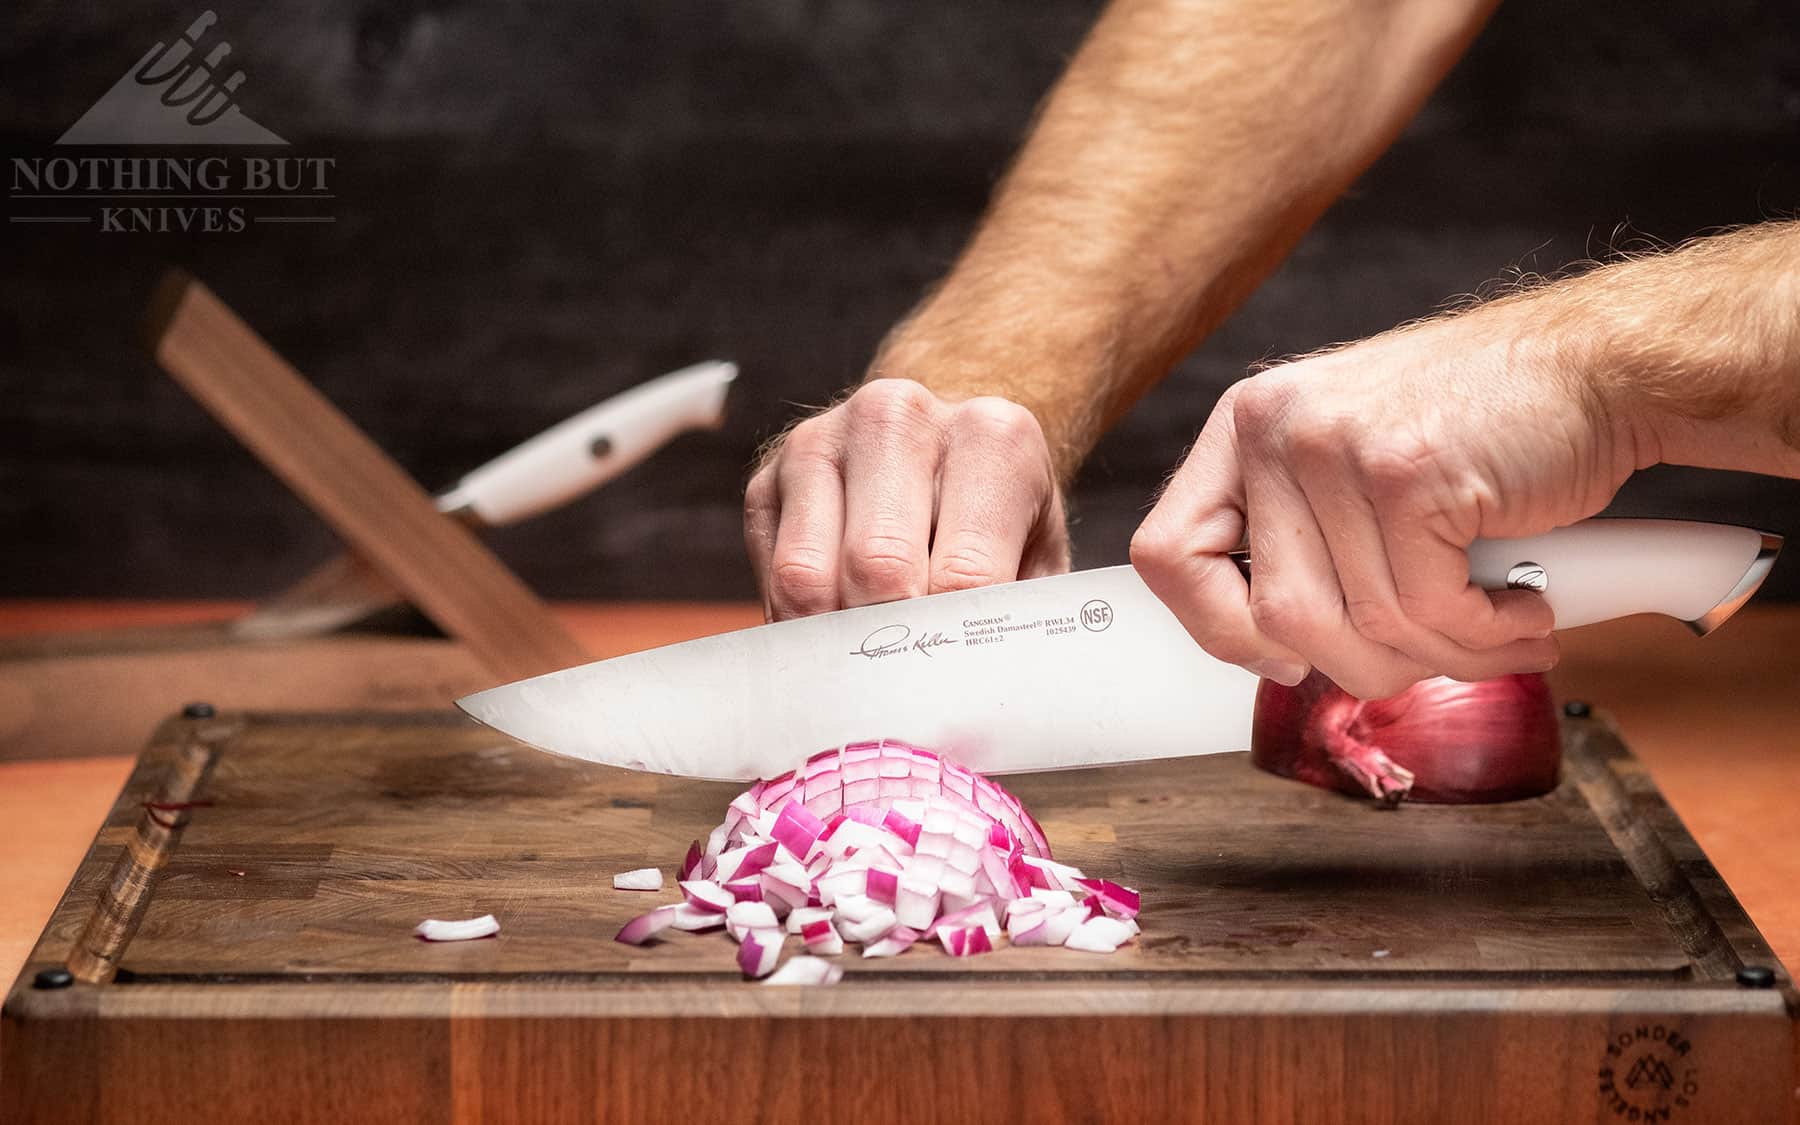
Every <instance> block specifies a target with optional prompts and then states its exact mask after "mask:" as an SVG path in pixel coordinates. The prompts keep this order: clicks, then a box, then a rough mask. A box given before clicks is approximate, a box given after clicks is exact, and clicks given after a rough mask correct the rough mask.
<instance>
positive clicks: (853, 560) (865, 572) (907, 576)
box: [844, 535, 925, 599]
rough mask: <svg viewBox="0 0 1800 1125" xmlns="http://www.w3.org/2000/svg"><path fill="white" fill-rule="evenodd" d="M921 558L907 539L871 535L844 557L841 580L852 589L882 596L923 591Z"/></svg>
mask: <svg viewBox="0 0 1800 1125" xmlns="http://www.w3.org/2000/svg"><path fill="white" fill-rule="evenodd" d="M924 569H925V568H924V560H923V559H921V558H919V557H918V556H917V554H916V553H915V552H914V550H913V548H912V546H911V545H910V544H908V543H907V542H906V541H904V540H902V539H899V538H897V537H895V536H890V535H872V536H870V537H868V538H867V539H865V540H863V541H862V542H861V543H860V544H858V545H857V547H856V548H855V549H854V550H852V551H851V552H850V553H849V554H848V555H847V556H846V557H845V559H844V580H845V581H846V582H848V583H849V584H850V585H851V586H852V587H854V588H855V589H857V590H859V591H861V592H863V593H865V594H869V595H872V596H876V597H881V598H885V599H895V598H905V597H911V596H913V595H916V594H922V593H924V591H923V590H921V589H919V588H918V587H919V585H920V579H921V577H922V575H923V572H924Z"/></svg>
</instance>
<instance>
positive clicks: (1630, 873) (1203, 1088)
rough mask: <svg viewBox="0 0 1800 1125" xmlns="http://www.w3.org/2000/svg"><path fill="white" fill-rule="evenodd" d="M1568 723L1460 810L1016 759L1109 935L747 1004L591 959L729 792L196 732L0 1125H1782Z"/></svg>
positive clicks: (28, 1018) (1681, 858) (17, 1047)
mask: <svg viewBox="0 0 1800 1125" xmlns="http://www.w3.org/2000/svg"><path fill="white" fill-rule="evenodd" d="M869 733H870V734H871V735H872V736H878V735H879V734H880V733H881V732H879V731H871V732H869ZM1565 741H1566V744H1567V760H1566V765H1565V769H1564V775H1565V776H1564V779H1563V783H1562V785H1561V787H1560V788H1559V789H1557V790H1556V791H1555V792H1554V793H1552V794H1550V795H1549V796H1547V797H1544V798H1542V799H1538V800H1531V801H1521V802H1516V803H1512V804H1506V805H1494V806H1488V807H1481V808H1445V807H1429V806H1412V807H1405V808H1401V809H1399V810H1397V811H1385V810H1381V809H1378V808H1375V807H1373V806H1372V805H1371V804H1369V803H1367V802H1362V801H1354V800H1350V799H1347V798H1344V797H1340V796H1337V795H1334V794H1330V793H1324V792H1320V791H1317V790H1314V789H1310V788H1306V787H1304V786H1301V785H1298V784H1296V783H1293V782H1289V781H1283V780H1279V779H1277V778H1274V777H1269V776H1266V775H1263V774H1261V773H1258V772H1256V771H1255V770H1253V769H1252V768H1251V767H1250V765H1249V764H1248V761H1247V760H1246V758H1245V756H1244V755H1238V754H1232V755H1220V756H1216V757H1211V758H1202V759H1194V760H1188V761H1172V762H1152V763H1141V764H1137V765H1130V766H1123V767H1117V768H1113V769H1109V770H1104V771H1086V772H1069V773H1061V774H1042V775H1035V776H1027V777H1017V778H1014V779H1012V781H1011V782H1010V784H1011V787H1012V788H1013V789H1014V791H1015V792H1017V793H1018V795H1019V796H1020V797H1021V798H1022V799H1023V800H1024V801H1025V803H1026V804H1027V806H1028V807H1030V808H1031V809H1033V810H1034V811H1035V812H1036V813H1037V814H1038V816H1039V817H1040V819H1041V820H1042V821H1043V823H1044V827H1045V829H1046V830H1047V832H1048V834H1049V836H1050V839H1051V842H1052V844H1053V846H1054V847H1055V848H1056V850H1057V854H1058V855H1059V856H1060V857H1061V858H1064V859H1066V860H1069V861H1071V862H1073V863H1076V864H1079V865H1081V866H1083V867H1085V868H1086V869H1088V870H1089V871H1091V872H1094V873H1098V874H1104V875H1106V876H1109V877H1112V878H1116V879H1119V880H1121V881H1123V882H1125V883H1129V884H1131V885H1133V886H1136V887H1138V888H1139V889H1141V890H1142V892H1143V896H1144V913H1143V916H1142V918H1141V921H1142V923H1143V934H1142V936H1141V939H1140V941H1139V942H1138V943H1136V944H1135V945H1132V946H1127V947H1125V948H1124V949H1122V950H1120V951H1119V952H1118V953H1116V954H1113V955H1110V956H1109V955H1101V954H1089V953H1080V952H1076V951H1072V950H1065V949H1058V948H1041V947H1040V948H1002V949H1000V950H998V951H997V952H994V953H991V954H987V955H984V956H979V957H971V958H968V959H963V960H958V959H952V958H949V957H946V956H943V955H942V954H941V953H940V952H938V951H937V949H936V948H935V947H927V946H924V945H923V944H921V945H920V946H916V947H914V948H913V949H912V950H911V951H909V952H907V953H906V954H904V955H902V956H900V957H898V958H894V959H890V960H881V961H866V962H865V961H862V960H860V959H857V958H855V957H853V956H852V957H846V958H845V959H844V960H845V962H846V967H847V969H848V970H849V971H848V973H847V975H846V976H845V978H844V981H843V983H841V984H839V985H837V986H836V987H829V988H775V987H766V986H763V985H759V984H751V983H746V982H744V981H742V980H741V979H740V977H739V975H738V972H737V968H736V965H735V962H734V958H733V953H734V947H733V946H732V945H731V943H730V942H729V941H728V940H726V939H725V938H724V937H723V936H720V935H692V934H675V935H674V936H673V937H672V938H671V939H670V940H668V941H662V942H657V943H653V944H652V945H649V946H646V947H643V948H632V947H628V946H624V945H619V944H616V943H615V942H614V941H613V940H612V938H613V934H614V933H615V932H616V931H617V930H618V928H619V926H620V925H621V924H622V923H623V922H624V921H625V920H626V919H627V918H629V917H631V916H633V915H634V914H637V913H639V912H640V911H643V910H645V909H647V908H648V907H649V906H651V905H653V904H655V903H658V902H662V901H666V900H668V899H670V898H672V897H674V893H675V892H674V891H673V890H672V889H671V890H669V891H666V892H665V893H662V894H645V893H642V892H627V891H615V890H614V889H613V888H612V884H611V877H612V875H613V874H614V873H616V872H619V871H624V870H627V869H630V868H637V867H645V866H659V867H661V868H663V869H664V871H665V872H668V873H670V874H671V875H672V869H673V867H674V865H675V863H676V862H677V861H678V860H679V858H680V856H681V855H682V854H683V852H684V851H685V850H686V848H687V845H688V842H689V841H690V840H693V839H694V838H696V837H698V836H703V835H704V834H705V832H706V830H707V829H708V828H710V827H711V826H712V825H713V824H714V823H715V822H717V821H718V820H719V819H720V818H721V816H722V814H723V811H724V807H725V804H726V802H727V801H728V800H729V799H730V797H731V796H732V793H733V788H732V787H730V786H721V785H715V784H705V783H695V782H686V781H680V780H676V779H671V778H662V777H654V776H649V775H643V774H632V773H625V772H620V771H616V770H610V769H606V768H602V767H597V766H592V765H588V764H584V763H580V762H574V761H567V760H563V759H558V758H553V757H550V756H548V755H543V754H539V753H536V752H534V751H530V750H527V749H524V748H522V747H519V746H517V745H515V744H511V743H508V742H505V741H503V740H502V739H501V737H500V736H498V735H495V734H493V733H491V732H489V731H486V730H483V729H478V728H476V727H475V726H473V725H470V724H468V723H466V722H464V721H462V720H460V719H457V718H454V717H452V716H449V715H437V714H431V715H401V716H395V715H392V714H389V715H362V716H349V717H343V716H339V717H321V716H310V717H308V716H297V715H287V716H283V715H219V716H208V715H206V714H205V713H204V712H203V711H202V712H196V713H195V714H194V715H193V716H192V717H186V718H180V719H175V720H171V721H170V722H169V723H167V724H165V726H164V727H163V728H162V730H161V731H160V732H159V734H158V736H157V738H156V740H155V741H154V742H153V744H152V745H151V746H150V747H149V748H148V749H147V750H146V751H145V753H144V755H143V758H142V760H141V762H140V763H139V766H138V768H137V770H136V772H135V774H134V775H133V776H132V779H131V781H130V783H129V784H128V786H127V787H126V790H125V792H124V793H123V795H122V796H121V797H120V800H119V803H118V805H117V806H116V807H115V808H114V810H113V813H112V815H111V817H110V818H109V819H108V821H107V823H106V825H105V827H104V828H103V829H102V830H101V832H100V835H99V837H98V839H97V840H96V841H95V843H94V846H93V849H92V850H91V851H90V852H89V854H88V856H87V859H86V860H85V862H84V863H83V864H82V867H81V869H80V872H79V874H78V875H77V877H76V879H75V881H74V883H73V884H72V885H71V886H70V888H69V891H68V894H67V895H66V896H65V898H64V899H63V902H62V904H61V905H60V906H59V907H58V909H57V911H56V913H55V916H54V917H53V919H52V921H51V923H50V925H49V927H48V929H47V930H46V932H45V934H44V936H43V938H42V940H41V941H40V942H39V944H38V946H37V949H36V950H35V952H34V953H33V955H32V959H31V961H30V963H29V964H28V965H27V967H26V970H25V972H24V974H23V975H22V976H21V977H20V979H19V981H18V982H17V983H16V984H15V985H14V987H13V989H12V991H11V993H10V995H9V996H8V999H7V1002H6V1009H5V1027H4V1036H3V1047H0V1050H3V1055H0V1083H3V1084H4V1094H3V1095H0V1118H3V1119H4V1120H6V1121H8V1122H24V1121H39V1120H44V1121H49V1120H69V1121H77V1120H79V1121H89V1120H97V1119H106V1120H121V1121H123V1120H129V1121H132V1122H134V1123H138V1125H149V1123H151V1122H161V1121H168V1122H181V1123H183V1125H191V1123H193V1122H199V1121H257V1122H259V1123H266V1122H275V1121H302V1120H304V1121H332V1122H336V1121H364V1120H366V1121H401V1120H477V1119H482V1118H486V1119H492V1120H540V1121H575V1120H603V1121H672V1122H682V1123H683V1125H694V1123H698V1122H706V1121H721V1122H743V1121H764V1122H787V1121H804V1120H808V1119H810V1118H811V1117H812V1116H814V1115H823V1116H824V1118H825V1119H832V1118H843V1119H847V1120H855V1121H857V1122H859V1123H863V1122H881V1121H907V1122H940V1121H945V1122H947V1121H978V1120H980V1121H987V1120H996V1119H1012V1120H1020V1121H1032V1122H1054V1121H1099V1120H1131V1121H1139V1122H1163V1121H1176V1120H1187V1121H1205V1122H1212V1123H1226V1125H1235V1123H1246V1125H1247V1123H1250V1122H1259V1123H1260V1122H1301V1123H1305V1122H1339V1121H1342V1122H1368V1123H1382V1125H1387V1123H1391V1122H1413V1121H1416V1122H1432V1123H1439V1122H1498V1121H1519V1122H1552V1123H1560V1122H1599V1123H1611V1122H1634V1121H1672V1122H1681V1123H1684V1125H1725V1123H1732V1122H1742V1123H1744V1125H1777V1123H1780V1125H1785V1123H1788V1122H1790V1121H1793V1120H1795V1105H1796V1101H1795V1087H1796V1075H1795V1072H1794V1067H1795V1058H1796V1047H1795V1022H1794V1020H1795V1011H1796V1009H1797V1008H1800V1003H1797V1000H1796V994H1795V992H1794V990H1793V987H1792V984H1791V982H1790V980H1789V978H1788V977H1787V975H1786V974H1785V973H1784V972H1783V971H1782V970H1781V968H1780V967H1779V966H1778V965H1777V964H1776V963H1775V961H1774V958H1773V957H1772V956H1771V954H1770V952H1769V949H1768V947H1767V945H1765V944H1764V942H1763V941H1762V939H1761V937H1760V936H1759V935H1758V934H1757V932H1756V930H1755V928H1754V927H1753V926H1752V925H1751V923H1750V921H1749V919H1748V918H1746V917H1745V915H1744V913H1743V911H1742V910H1741V909H1740V908H1739V907H1738V905H1737V903H1736V902H1735V901H1734V900H1733V899H1732V897H1731V894H1730V892H1729V891H1728V890H1727V889H1726V887H1725V885H1724V884H1723V882H1721V881H1720V879H1719V877H1718V875H1717V874H1716V873H1715V872H1714V871H1713V869H1712V866H1711V865H1710V864H1709V863H1708V862H1707V861H1706V859H1705V857H1704V856H1703V855H1701V853H1700V852H1699V850H1698V848H1697V847H1696V846H1695V845H1694V843H1693V841H1692V840H1691V839H1690V838H1689V837H1688V835H1687V833H1686V832H1685V831H1684V830H1683V829H1682V827H1681V825H1680V823H1679V822H1678V821H1677V820H1676V818H1675V817H1674V816H1673V814H1672V813H1671V812H1670V811H1669V809H1668V807H1667V806H1666V805H1665V804H1664V803H1663V801H1662V799H1661V797H1660V796H1659V795H1658V794H1657V792H1656V790H1655V788H1654V787H1653V785H1652V784H1651V782H1650V779H1649V777H1648V776H1647V775H1646V774H1645V773H1644V772H1643V770H1642V769H1641V768H1640V767H1639V766H1638V764H1637V762H1636V761H1635V759H1633V758H1632V757H1631V755H1630V754H1629V753H1628V752H1627V751H1626V750H1625V748H1624V747H1623V746H1622V745H1621V744H1620V742H1619V741H1618V739H1617V738H1616V737H1615V736H1614V734H1613V733H1612V731H1611V730H1610V728H1609V727H1608V726H1607V725H1606V723H1605V721H1604V720H1603V719H1601V718H1597V717H1596V718H1584V719H1580V720H1570V721H1569V722H1568V725H1567V729H1566V731H1565ZM815 749H819V748H817V747H809V746H796V747H795V748H794V753H795V758H796V760H798V759H799V758H800V757H801V756H802V755H803V754H804V753H805V752H807V751H811V750H815ZM122 857H123V858H122ZM485 913H492V914H494V915H496V916H498V918H499V919H500V923H501V927H502V928H501V931H500V934H499V936H498V937H496V938H492V939H488V940H482V941H473V942H464V943H456V944H426V943H423V942H420V941H416V940H415V939H414V938H413V937H412V929H413V926H414V924H415V923H417V922H418V921H419V920H420V919H423V918H427V917H437V918H461V917H470V916H473V915H479V914H485ZM65 966H66V969H65ZM69 970H72V975H73V976H74V977H75V978H76V979H74V981H73V982H72V983H71V982H70V981H69V975H70V973H69Z"/></svg>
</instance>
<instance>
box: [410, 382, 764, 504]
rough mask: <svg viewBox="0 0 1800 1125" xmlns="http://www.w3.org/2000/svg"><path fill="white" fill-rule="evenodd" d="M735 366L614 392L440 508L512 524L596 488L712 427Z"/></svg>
mask: <svg viewBox="0 0 1800 1125" xmlns="http://www.w3.org/2000/svg"><path fill="white" fill-rule="evenodd" d="M735 378H737V365H736V364H734V363H726V362H723V361H719V360H714V361H711V362H708V363H697V364H695V365H694V366H692V367H684V368H682V369H681V370H680V371H675V372H671V373H670V374H668V375H664V376H662V377H661V378H657V379H652V380H650V381H649V382H648V383H643V384H640V385H638V386H636V387H633V388H631V389H630V390H628V391H625V392H623V393H622V394H618V395H614V396H613V397H612V398H609V399H607V400H606V401H605V402H603V403H601V404H599V405H598V406H592V407H589V408H588V409H586V410H584V411H582V412H581V413H580V414H577V415H575V416H574V417H573V418H570V419H568V420H567V421H563V422H558V423H557V424H556V425H554V426H552V427H550V428H549V429H547V430H545V431H544V432H543V433H541V434H539V435H538V436H536V437H534V438H532V439H531V440H530V441H527V442H526V443H525V444H523V445H521V446H518V447H517V448H515V449H512V450H509V451H508V452H506V453H502V454H501V455H500V456H498V457H496V458H494V459H493V460H492V461H489V462H488V463H487V464H485V465H483V466H481V468H479V469H476V470H474V471H473V472H471V473H469V474H468V475H466V476H464V477H463V478H462V480H460V481H457V482H456V487H455V488H452V489H451V490H450V491H448V492H446V493H444V494H443V495H442V496H439V497H438V501H437V505H438V510H439V511H442V512H454V513H457V514H459V515H465V516H472V517H474V518H475V519H476V520H478V521H480V522H481V523H483V524H487V525H489V526H499V525H502V524H509V523H517V522H518V521H520V520H524V519H529V518H530V517H532V516H535V515H538V514H540V513H542V512H547V511H549V510H550V509H551V508H555V507H557V506H559V505H561V504H566V503H568V502H569V501H570V500H573V499H575V497H577V496H580V495H581V494H582V493H584V492H587V491H588V490H589V489H592V488H597V487H599V486H600V485H602V484H605V483H606V482H607V481H609V480H612V479H613V478H614V477H616V476H618V475H619V474H620V473H623V472H624V471H625V470H627V469H629V468H631V467H632V466H633V465H636V464H637V463H638V462H640V461H642V460H644V458H646V457H648V456H650V455H651V454H652V453H655V452H656V451H657V450H658V449H660V448H661V447H662V446H663V445H665V444H667V443H668V441H669V439H671V438H673V437H675V436H676V435H678V434H682V433H685V432H686V431H688V430H697V429H717V428H718V427H719V425H720V424H721V423H722V422H723V421H724V416H725V392H726V391H727V390H728V389H729V388H730V386H731V381H732V380H733V379H735Z"/></svg>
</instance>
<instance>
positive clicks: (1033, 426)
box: [951, 396, 1044, 450]
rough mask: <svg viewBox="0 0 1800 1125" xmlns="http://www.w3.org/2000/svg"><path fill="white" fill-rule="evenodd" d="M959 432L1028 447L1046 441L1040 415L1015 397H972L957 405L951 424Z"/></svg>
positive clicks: (1009, 445) (972, 436)
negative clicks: (1015, 399)
mask: <svg viewBox="0 0 1800 1125" xmlns="http://www.w3.org/2000/svg"><path fill="white" fill-rule="evenodd" d="M951 425H952V427H953V428H954V429H955V431H956V432H957V433H958V434H959V435H966V436H968V437H971V438H977V439H981V440H985V441H992V442H997V443H999V444H1003V445H1006V446H1008V447H1011V448H1014V449H1018V450H1026V449H1029V448H1031V446H1032V445H1034V444H1036V445H1042V444H1043V443H1044V431H1043V429H1042V428H1041V427H1040V426H1039V425H1038V420H1037V416H1036V415H1035V414H1033V413H1032V412H1031V411H1029V410H1027V409H1026V408H1025V407H1023V406H1020V405H1019V404H1018V403H1016V402H1013V401H1012V400H1011V399H1004V398H997V397H993V396H985V397H982V398H972V399H969V400H968V401H967V402H964V403H961V404H959V405H958V406H957V408H956V415H955V418H954V420H953V421H952V423H951Z"/></svg>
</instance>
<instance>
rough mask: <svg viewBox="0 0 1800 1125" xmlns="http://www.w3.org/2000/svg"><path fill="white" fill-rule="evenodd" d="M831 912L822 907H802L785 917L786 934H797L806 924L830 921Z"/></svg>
mask: <svg viewBox="0 0 1800 1125" xmlns="http://www.w3.org/2000/svg"><path fill="white" fill-rule="evenodd" d="M831 914H832V912H831V910H830V909H829V908H827V907H823V906H802V907H801V908H799V909H798V910H795V911H793V912H792V913H790V914H789V915H788V916H787V932H788V933H790V934H797V933H799V932H800V930H801V927H803V926H805V925H806V924H807V923H808V922H817V921H820V920H824V921H827V922H828V921H830V920H831Z"/></svg>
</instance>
